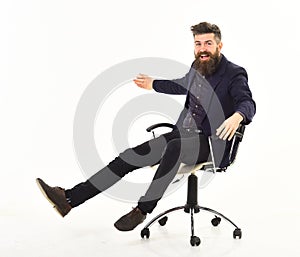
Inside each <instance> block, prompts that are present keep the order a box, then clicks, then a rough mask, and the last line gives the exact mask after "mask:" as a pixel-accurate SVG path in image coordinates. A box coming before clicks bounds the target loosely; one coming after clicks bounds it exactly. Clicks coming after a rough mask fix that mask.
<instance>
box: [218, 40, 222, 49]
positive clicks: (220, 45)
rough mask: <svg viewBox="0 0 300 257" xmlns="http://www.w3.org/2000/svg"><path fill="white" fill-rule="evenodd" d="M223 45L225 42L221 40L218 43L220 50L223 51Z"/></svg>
mask: <svg viewBox="0 0 300 257" xmlns="http://www.w3.org/2000/svg"><path fill="white" fill-rule="evenodd" d="M222 47H223V42H222V41H221V42H220V43H219V44H218V48H219V51H221V49H222Z"/></svg>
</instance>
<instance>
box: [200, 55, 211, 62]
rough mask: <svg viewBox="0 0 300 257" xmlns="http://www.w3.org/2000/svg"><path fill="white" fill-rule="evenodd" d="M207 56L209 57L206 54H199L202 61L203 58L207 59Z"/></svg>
mask: <svg viewBox="0 0 300 257" xmlns="http://www.w3.org/2000/svg"><path fill="white" fill-rule="evenodd" d="M209 57H210V56H209V55H208V54H200V59H201V60H203V61H204V60H208V59H209Z"/></svg>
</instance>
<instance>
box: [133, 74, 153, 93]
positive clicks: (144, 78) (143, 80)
mask: <svg viewBox="0 0 300 257" xmlns="http://www.w3.org/2000/svg"><path fill="white" fill-rule="evenodd" d="M153 80H154V79H153V78H151V77H149V76H148V75H145V74H139V75H137V76H136V79H134V80H133V82H134V83H135V84H136V85H137V86H138V87H140V88H144V89H147V90H151V89H152V84H153Z"/></svg>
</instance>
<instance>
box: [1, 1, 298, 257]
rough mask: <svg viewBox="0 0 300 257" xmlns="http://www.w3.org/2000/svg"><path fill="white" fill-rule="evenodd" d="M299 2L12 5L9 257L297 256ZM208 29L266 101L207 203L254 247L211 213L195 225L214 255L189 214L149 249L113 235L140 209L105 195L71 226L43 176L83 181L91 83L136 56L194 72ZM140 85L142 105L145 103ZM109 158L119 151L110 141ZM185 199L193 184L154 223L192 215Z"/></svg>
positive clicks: (4, 98) (4, 241)
mask: <svg viewBox="0 0 300 257" xmlns="http://www.w3.org/2000/svg"><path fill="white" fill-rule="evenodd" d="M296 4H297V2H296V1H292V0H287V1H277V0H274V1H259V3H256V2H255V3H252V2H251V1H247V2H245V1H233V0H227V1H218V0H217V1H201V0H197V1H196V0H186V1H169V0H164V1H158V0H152V1H136V0H127V1H121V0H118V1H117V0H111V1H91V0H88V1H78V0H77V1H75V0H73V1H66V0H60V1H56V0H53V1H38V0H36V1H33V0H28V1H21V0H19V1H17V0H10V1H3V0H2V1H1V3H0V33H1V34H0V35H1V40H0V86H1V91H0V117H1V128H0V131H1V133H0V156H1V162H0V167H1V173H0V178H1V180H0V181H1V186H0V195H1V198H0V224H1V225H0V227H1V233H0V256H5V257H8V256H14V257H16V256H31V257H33V256H38V257H44V256H52V257H53V256H73V257H74V256H117V255H123V256H124V255H125V252H126V255H127V254H128V256H141V255H144V256H188V255H189V256H196V255H197V256H199V255H203V256H253V255H259V256H266V255H267V256H283V255H284V256H299V254H300V251H299V248H298V247H297V242H298V239H299V229H300V224H299V218H300V207H299V195H300V194H299V193H300V192H299V191H300V190H299V186H298V184H299V178H300V176H299V168H298V160H299V157H298V152H299V131H300V130H299V129H300V128H299V122H298V119H299V115H298V110H299V107H298V101H299V100H298V93H299V90H298V87H299V82H298V73H299V71H298V59H299V56H300V53H299V43H300V36H299V25H300V19H299V14H298V11H297V10H298V9H297V7H296ZM200 21H209V22H212V23H215V24H217V25H219V26H220V28H221V30H222V33H223V43H224V48H223V53H224V54H225V55H226V57H227V58H228V59H229V60H231V61H233V62H235V63H237V64H239V65H241V66H243V67H245V68H246V69H247V71H248V74H249V85H250V87H251V89H252V92H253V97H254V99H255V100H256V102H257V115H256V116H255V118H254V120H253V123H252V124H251V126H249V127H248V128H247V131H246V135H245V139H244V142H243V144H242V147H241V150H240V153H239V156H238V158H237V161H236V164H235V165H233V166H232V168H230V171H228V172H227V173H226V174H220V175H219V176H218V177H217V178H216V179H215V180H214V181H213V182H212V183H211V184H210V185H209V186H208V187H207V188H205V189H203V190H201V191H200V196H199V202H200V204H203V205H204V206H209V207H211V208H215V209H217V210H219V211H221V212H222V211H223V212H224V214H225V215H228V216H229V217H231V218H232V219H233V220H234V221H236V222H237V223H239V224H240V226H241V227H242V228H243V239H242V240H233V239H232V235H231V233H232V231H231V227H230V226H229V225H228V224H226V223H225V222H223V223H221V224H222V225H220V227H218V228H211V225H210V224H209V223H210V222H209V219H210V216H206V215H204V214H203V218H201V217H198V216H197V220H196V231H197V232H196V234H197V235H199V236H200V237H201V239H202V244H201V245H200V246H199V247H196V248H192V247H191V246H190V245H189V233H190V232H189V218H188V215H185V214H174V219H175V221H174V220H173V225H174V226H172V221H171V220H170V224H169V226H166V227H163V228H159V227H158V226H154V227H153V233H152V234H151V237H150V240H149V241H145V240H141V239H140V236H139V231H140V230H139V229H140V228H141V227H139V228H137V229H136V230H135V231H133V232H129V233H121V232H118V231H116V230H115V229H114V227H113V223H114V221H115V220H116V219H117V218H119V217H120V216H121V215H123V214H124V213H126V212H128V211H129V210H130V208H131V206H133V205H134V204H132V203H125V202H119V201H116V200H113V199H110V198H108V197H106V196H98V197H95V198H94V199H92V200H90V201H89V202H88V203H86V204H85V205H84V206H81V207H79V208H77V209H74V210H73V211H72V212H71V213H70V215H68V216H67V217H66V218H65V219H61V218H60V217H59V216H58V215H57V214H56V213H54V211H52V210H51V206H50V205H49V204H48V203H47V202H46V201H45V199H44V198H43V197H42V195H41V194H40V192H39V191H38V188H37V186H36V185H35V178H36V177H42V178H44V179H45V180H46V181H47V182H48V183H49V184H50V185H59V186H62V187H66V188H69V187H72V186H73V185H75V184H76V183H78V182H80V181H83V180H84V179H85V177H84V175H83V174H82V172H81V170H80V167H79V166H78V163H77V160H76V156H75V153H74V149H73V134H72V133H73V118H74V114H75V110H76V107H77V103H78V101H79V99H80V97H81V95H82V93H83V92H84V90H85V89H86V87H87V86H88V84H89V83H90V82H91V81H92V80H93V79H94V78H95V77H96V76H97V75H98V74H100V73H101V72H102V71H104V70H105V69H107V68H109V67H111V66H112V65H115V64H117V63H120V62H122V61H126V60H130V59H133V58H140V57H164V58H169V59H174V60H176V61H179V62H182V63H184V64H186V65H190V63H191V62H192V60H193V41H192V35H191V32H190V26H191V25H194V24H197V23H199V22H200ZM136 72H137V73H139V72H143V70H142V67H141V70H137V71H136ZM99 87H101V85H99ZM132 88H133V89H132V90H133V92H134V94H139V93H145V92H144V91H143V92H141V91H138V89H136V88H134V85H133V84H132ZM127 93H128V96H130V94H131V92H130V90H129V91H128V92H127ZM117 104H118V103H117V101H116V102H115V105H117ZM119 107H120V108H121V106H119ZM101 119H104V120H105V117H101ZM146 125H149V124H145V127H146ZM140 140H142V138H141V139H140ZM97 144H99V145H101V142H97ZM106 147H107V149H111V147H112V146H111V145H110V142H109V141H107V142H105V148H106ZM112 149H113V148H112ZM108 151H110V150H108ZM113 156H114V155H113V151H111V156H109V157H111V158H112V157H113ZM185 194H186V192H185V187H182V188H181V189H180V190H178V191H177V192H176V193H175V194H173V195H171V196H169V197H168V198H165V199H163V200H162V201H161V202H160V204H159V206H158V207H157V209H156V210H155V212H154V213H153V214H151V216H150V215H149V217H148V218H149V219H150V218H152V217H154V215H155V214H158V213H159V211H162V210H164V209H166V208H169V207H173V206H176V205H181V204H184V201H185ZM199 216H201V215H199ZM174 222H175V223H174ZM151 232H152V231H151Z"/></svg>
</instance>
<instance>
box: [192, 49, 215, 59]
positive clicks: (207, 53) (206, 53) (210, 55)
mask: <svg viewBox="0 0 300 257" xmlns="http://www.w3.org/2000/svg"><path fill="white" fill-rule="evenodd" d="M203 54H205V55H208V56H209V57H213V54H212V53H210V52H207V51H204V52H199V53H197V54H196V55H195V57H196V59H200V56H201V55H203Z"/></svg>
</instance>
